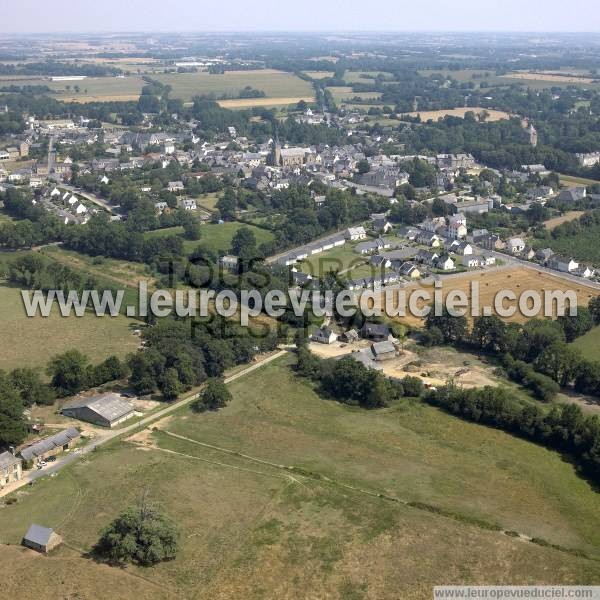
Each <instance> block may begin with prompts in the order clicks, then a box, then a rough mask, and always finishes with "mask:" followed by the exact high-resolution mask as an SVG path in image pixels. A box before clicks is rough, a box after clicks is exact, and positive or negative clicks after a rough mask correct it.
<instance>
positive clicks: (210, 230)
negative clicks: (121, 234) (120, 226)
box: [145, 223, 274, 253]
mask: <svg viewBox="0 0 600 600" xmlns="http://www.w3.org/2000/svg"><path fill="white" fill-rule="evenodd" d="M240 227H248V229H250V230H251V231H252V232H253V233H254V236H255V237H256V242H257V244H258V245H260V244H262V243H263V242H269V241H271V240H272V239H273V238H274V236H273V234H272V233H271V232H270V231H267V230H265V229H261V228H260V227H254V226H253V225H245V224H244V223H222V224H220V225H219V224H216V223H209V224H206V225H203V226H202V228H201V232H202V235H201V238H200V239H199V240H197V241H191V240H184V243H183V247H184V251H185V252H186V253H190V252H192V251H193V250H194V248H196V247H197V246H199V245H203V246H206V247H207V248H210V249H211V250H214V251H215V252H227V251H228V250H229V248H231V240H232V239H233V236H234V235H235V233H236V231H237V230H238V229H240ZM145 235H146V237H153V236H166V235H183V227H168V228H167V229H157V230H155V231H149V232H147V233H146V234H145Z"/></svg>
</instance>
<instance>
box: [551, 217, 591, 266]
mask: <svg viewBox="0 0 600 600" xmlns="http://www.w3.org/2000/svg"><path fill="white" fill-rule="evenodd" d="M598 236H600V225H591V226H586V227H582V228H581V229H580V231H579V232H578V233H577V235H576V236H573V235H568V236H561V237H558V238H550V239H549V240H547V241H546V240H544V243H543V244H542V245H543V246H544V247H546V246H547V247H549V248H551V249H552V250H554V252H555V253H556V254H562V255H564V256H567V257H573V258H574V259H575V260H576V261H579V262H581V263H586V264H587V263H591V264H592V265H598V264H600V246H599V245H598Z"/></svg>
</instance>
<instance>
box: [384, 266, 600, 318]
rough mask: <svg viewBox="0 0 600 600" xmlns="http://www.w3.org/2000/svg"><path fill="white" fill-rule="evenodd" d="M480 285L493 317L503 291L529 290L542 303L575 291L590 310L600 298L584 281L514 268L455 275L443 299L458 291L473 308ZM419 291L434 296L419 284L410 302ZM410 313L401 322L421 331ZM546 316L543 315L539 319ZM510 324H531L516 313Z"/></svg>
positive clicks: (409, 289) (599, 292)
mask: <svg viewBox="0 0 600 600" xmlns="http://www.w3.org/2000/svg"><path fill="white" fill-rule="evenodd" d="M472 281H473V282H477V283H478V284H479V305H480V314H481V311H483V308H484V307H486V306H490V307H492V314H496V313H495V311H494V310H493V306H494V298H495V297H496V295H497V293H498V292H500V291H501V290H511V291H513V292H514V293H515V294H516V296H517V298H518V297H519V296H520V295H521V294H522V293H523V292H525V291H526V290H535V291H537V292H538V293H540V294H541V296H542V302H543V299H544V292H550V291H559V290H560V291H563V292H565V291H568V290H572V291H573V292H575V294H576V296H577V304H578V305H579V306H587V304H588V302H589V300H590V299H591V298H593V297H594V296H598V295H600V290H598V289H596V288H594V287H591V286H590V285H587V284H586V283H585V282H584V281H581V282H571V281H569V280H567V279H563V278H562V277H558V276H554V275H551V274H549V273H546V272H545V271H541V270H539V269H536V268H535V267H532V268H529V267H524V266H510V267H499V268H496V269H492V270H486V271H472V272H468V273H464V274H459V275H451V276H446V277H443V279H442V283H443V287H442V288H441V290H442V298H443V300H444V301H445V299H446V296H447V295H448V293H449V292H451V291H454V290H457V291H461V292H464V293H465V294H466V295H467V298H468V299H469V306H471V301H472V293H471V282H472ZM415 289H424V290H427V291H428V293H429V294H430V296H431V298H433V295H434V286H433V284H425V285H424V284H422V283H419V282H415V284H413V285H411V284H409V286H408V287H407V288H406V296H407V299H408V298H409V296H410V293H411V292H412V291H413V290H415ZM394 293H395V294H396V293H397V291H396V290H395V291H394ZM504 305H505V306H517V303H516V302H511V301H508V300H507V301H505V302H504ZM408 313H409V311H408V310H407V316H406V317H397V320H398V321H400V322H402V323H406V324H407V325H411V326H416V327H420V326H422V325H423V323H424V319H422V318H419V317H415V316H413V315H409V314H408ZM539 316H540V317H541V316H542V315H541V314H540V315H539ZM505 320H507V321H513V322H519V323H523V322H526V321H528V320H529V318H528V317H526V316H524V315H522V314H521V313H520V311H519V310H518V308H517V310H516V312H515V314H514V315H513V316H512V317H510V318H507V319H505Z"/></svg>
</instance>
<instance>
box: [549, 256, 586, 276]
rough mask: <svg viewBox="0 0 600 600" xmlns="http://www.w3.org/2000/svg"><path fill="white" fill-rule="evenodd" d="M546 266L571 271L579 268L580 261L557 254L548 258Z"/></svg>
mask: <svg viewBox="0 0 600 600" xmlns="http://www.w3.org/2000/svg"><path fill="white" fill-rule="evenodd" d="M546 266H547V267H548V268H549V269H554V270H555V271H560V272H561V273H571V272H572V271H575V270H576V269H578V268H579V263H577V262H575V261H574V260H573V259H572V258H565V257H564V256H558V255H557V254H555V255H554V256H552V257H551V258H550V259H549V260H548V263H547V265H546Z"/></svg>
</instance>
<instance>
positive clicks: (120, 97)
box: [0, 77, 144, 102]
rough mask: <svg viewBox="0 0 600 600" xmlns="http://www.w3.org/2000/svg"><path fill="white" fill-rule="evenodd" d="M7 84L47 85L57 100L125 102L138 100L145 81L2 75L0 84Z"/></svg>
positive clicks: (138, 79)
mask: <svg viewBox="0 0 600 600" xmlns="http://www.w3.org/2000/svg"><path fill="white" fill-rule="evenodd" d="M5 85H46V86H48V87H49V88H50V89H51V90H52V91H53V92H54V95H55V96H56V99H57V100H62V101H64V102H110V101H115V102H125V101H137V100H138V98H139V97H140V93H141V91H142V86H143V85H144V81H143V80H142V79H141V78H140V77H125V78H118V77H88V78H86V79H84V80H82V81H50V80H49V79H44V78H42V77H36V78H27V79H25V78H19V77H17V78H8V77H0V86H5ZM67 86H68V88H67ZM75 86H78V87H79V88H80V90H81V91H80V92H79V93H76V92H75V90H74V88H75Z"/></svg>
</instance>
